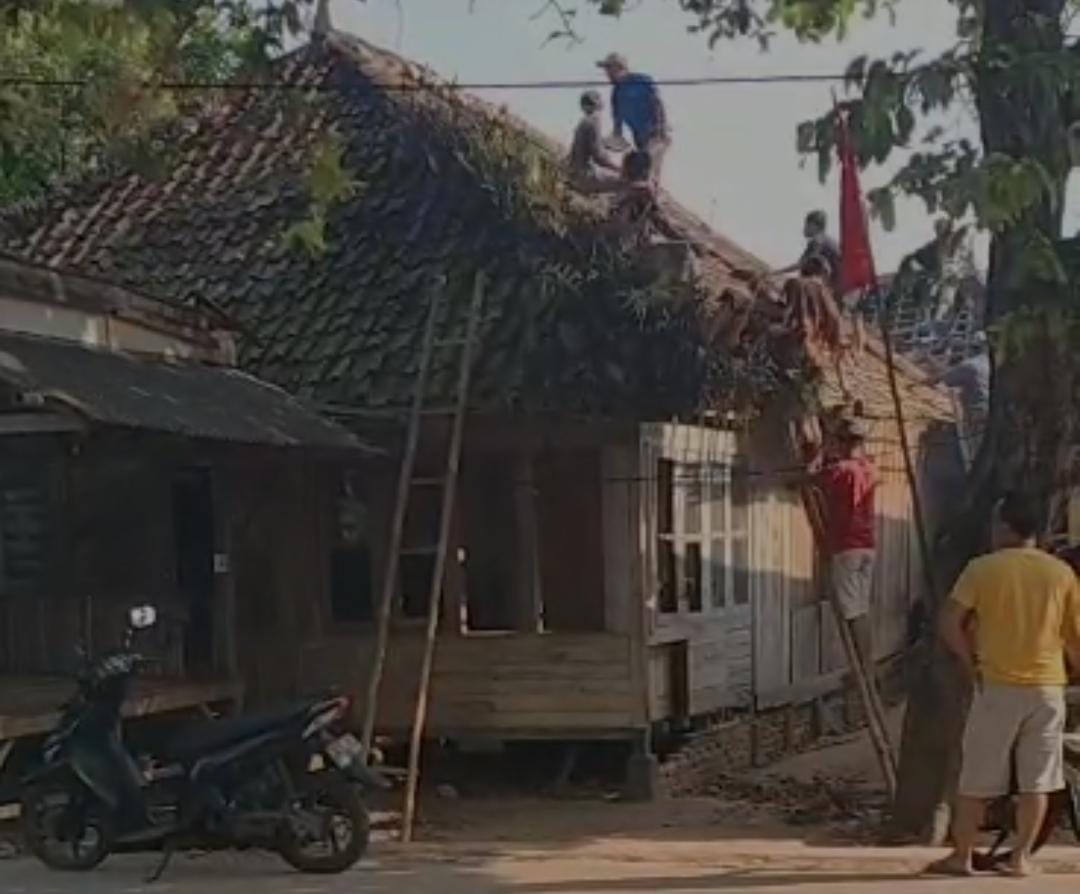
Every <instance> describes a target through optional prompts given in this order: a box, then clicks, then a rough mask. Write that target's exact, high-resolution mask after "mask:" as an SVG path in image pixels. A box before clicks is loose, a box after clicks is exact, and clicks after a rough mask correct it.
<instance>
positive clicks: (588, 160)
mask: <svg viewBox="0 0 1080 894" xmlns="http://www.w3.org/2000/svg"><path fill="white" fill-rule="evenodd" d="M603 108H604V101H603V100H602V99H601V98H600V93H599V91H597V90H587V91H586V92H585V93H583V94H581V112H582V117H581V121H579V122H578V126H577V128H576V129H575V130H574V140H573V142H572V143H571V144H570V157H569V159H568V162H569V165H570V174H571V177H572V179H573V182H574V185H575V186H576V187H577V188H578V189H580V190H581V191H582V192H588V193H597V192H613V191H615V190H616V189H618V188H619V185H620V180H619V177H618V176H617V175H618V172H619V170H620V167H619V163H618V162H617V161H616V160H615V159H614V158H612V156H611V153H609V152H608V151H607V149H605V148H604V141H603V137H602V131H603V125H602V124H601V121H600V113H601V111H602V110H603ZM608 172H612V173H608Z"/></svg>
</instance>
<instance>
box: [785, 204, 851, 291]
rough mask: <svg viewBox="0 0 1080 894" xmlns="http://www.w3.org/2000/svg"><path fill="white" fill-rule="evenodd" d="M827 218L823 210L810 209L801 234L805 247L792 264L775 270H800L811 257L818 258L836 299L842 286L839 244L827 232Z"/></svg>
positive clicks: (792, 271) (791, 271)
mask: <svg viewBox="0 0 1080 894" xmlns="http://www.w3.org/2000/svg"><path fill="white" fill-rule="evenodd" d="M828 226H829V218H828V216H827V215H826V214H825V212H824V211H820V210H818V211H811V212H810V213H809V214H807V215H806V219H805V220H804V221H803V236H804V237H805V239H806V247H805V248H804V249H803V253H802V255H800V256H799V260H797V261H796V262H795V263H794V264H789V265H788V266H787V267H784V268H782V269H780V270H778V271H777V273H795V272H796V271H798V270H802V269H803V268H804V267H805V266H806V263H807V262H808V261H810V260H811V259H812V258H818V259H820V260H821V261H822V262H824V264H825V266H826V267H827V268H828V271H829V275H828V280H829V284H830V285H831V286H832V290H833V297H835V298H836V299H837V300H838V301H839V300H840V299H841V298H842V297H843V295H842V294H841V293H842V292H843V287H842V285H841V282H840V246H839V245H837V244H836V240H835V239H833V238H832V237H831V236H830V235H829V233H828Z"/></svg>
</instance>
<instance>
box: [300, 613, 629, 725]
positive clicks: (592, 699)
mask: <svg viewBox="0 0 1080 894" xmlns="http://www.w3.org/2000/svg"><path fill="white" fill-rule="evenodd" d="M372 644H373V639H372V638H370V637H368V638H360V637H349V636H342V637H332V636H331V637H327V638H326V639H324V640H321V641H320V642H318V643H312V644H310V645H309V647H308V648H307V649H305V652H304V661H303V671H302V673H303V682H304V685H305V687H306V688H309V689H310V688H312V687H317V686H320V685H326V684H329V683H332V682H335V681H336V682H337V683H338V684H339V685H342V684H344V686H345V687H346V688H347V689H348V690H349V691H351V692H353V693H354V694H355V695H357V696H358V697H362V694H363V692H364V691H365V687H366V683H367V674H368V670H369V667H370V657H371V646H372ZM422 650H423V631H422V630H421V629H419V628H416V629H398V630H395V631H394V632H393V634H392V636H391V642H390V648H389V649H388V650H387V663H386V667H385V670H384V676H383V683H382V692H383V696H382V698H381V699H380V701H379V713H378V723H377V727H378V729H379V730H380V731H382V732H384V733H386V734H388V735H392V736H394V735H400V734H402V733H407V732H408V730H409V728H410V726H411V724H412V707H413V694H414V693H415V692H416V688H417V684H418V682H419V676H420V659H421V655H422ZM632 657H633V656H632V651H631V642H630V638H629V637H628V636H622V635H618V634H612V633H595V634H560V633H532V634H528V633H512V632H508V633H478V634H468V635H447V636H444V637H442V638H441V639H440V640H439V643H438V646H437V648H436V652H435V667H434V670H433V673H432V682H431V703H430V709H429V712H428V734H429V735H430V736H433V737H446V738H451V739H453V738H483V737H492V738H499V739H570V738H582V739H624V738H629V737H631V736H632V735H633V734H634V732H635V731H640V730H641V729H643V728H644V726H645V725H646V720H645V699H644V695H643V690H642V689H641V687H640V685H639V684H638V683H637V682H636V680H635V675H634V674H635V672H634V663H633V661H632ZM356 709H357V711H358V712H362V710H363V705H362V703H357V705H356ZM358 716H362V715H358Z"/></svg>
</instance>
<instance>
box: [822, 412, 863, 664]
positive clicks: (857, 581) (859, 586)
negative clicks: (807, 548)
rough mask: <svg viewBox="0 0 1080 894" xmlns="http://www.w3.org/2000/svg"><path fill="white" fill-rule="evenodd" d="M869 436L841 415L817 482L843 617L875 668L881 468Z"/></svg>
mask: <svg viewBox="0 0 1080 894" xmlns="http://www.w3.org/2000/svg"><path fill="white" fill-rule="evenodd" d="M865 443H866V435H865V432H864V431H863V430H862V427H861V426H860V425H859V424H858V423H857V422H855V421H853V420H850V419H848V420H842V421H841V422H840V424H839V426H838V431H837V432H836V433H835V435H834V436H833V437H832V438H830V439H829V446H828V448H827V450H826V454H825V463H824V466H823V467H822V468H821V470H820V471H819V472H818V473H817V475H816V476H815V484H816V485H817V486H818V487H819V488H820V489H821V491H822V494H823V495H824V497H825V514H826V518H825V525H826V535H827V538H828V543H827V547H828V553H829V561H830V569H829V573H830V579H831V583H832V587H833V592H834V593H835V595H836V599H837V602H838V603H839V606H840V612H841V614H842V615H843V617H844V620H845V621H847V622H848V624H849V625H850V627H851V632H852V635H853V636H854V638H855V643H856V645H857V646H858V648H859V654H860V657H861V658H862V661H863V666H864V667H867V668H870V667H873V660H874V650H873V635H872V627H871V623H870V591H871V587H872V585H873V580H874V547H875V527H876V517H875V516H876V512H875V507H874V493H875V491H876V490H877V486H878V475H877V470H876V469H875V468H874V465H873V463H872V462H871V461H870V459H869V458H868V457H867V456H866V454H865Z"/></svg>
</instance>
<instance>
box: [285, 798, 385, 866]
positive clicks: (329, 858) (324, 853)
mask: <svg viewBox="0 0 1080 894" xmlns="http://www.w3.org/2000/svg"><path fill="white" fill-rule="evenodd" d="M312 827H317V831H313V829H312ZM370 834H371V828H370V822H369V820H368V813H367V808H366V807H365V806H364V801H363V799H362V798H361V797H360V794H359V792H357V791H356V789H354V788H353V787H352V786H350V785H349V784H348V783H347V782H345V780H343V779H340V778H327V779H316V780H313V781H312V783H311V784H310V785H309V786H308V787H307V788H306V790H305V792H304V793H303V794H301V795H300V796H299V797H298V798H297V799H296V801H295V802H294V803H293V806H292V809H291V810H290V811H289V818H288V819H287V820H286V821H285V828H284V829H283V830H282V834H281V841H280V842H279V844H278V853H279V854H280V855H281V858H282V859H283V860H284V861H285V862H286V863H288V864H289V865H290V866H291V867H292V868H293V869H296V870H297V871H299V872H304V873H309V874H312V875H333V874H336V873H339V872H344V871H345V870H346V869H348V868H350V867H351V866H352V865H353V864H354V863H356V861H357V860H359V859H360V858H361V857H362V856H363V855H364V852H365V851H366V850H367V846H368V839H369V837H370Z"/></svg>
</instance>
